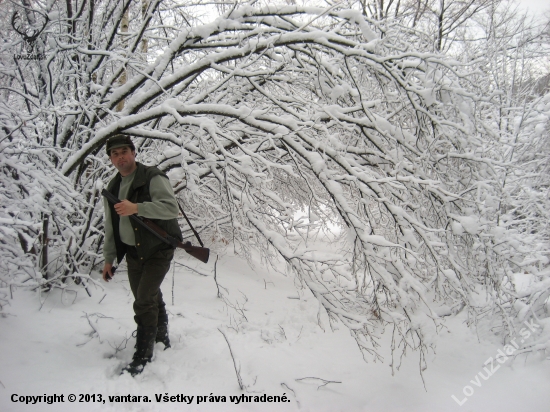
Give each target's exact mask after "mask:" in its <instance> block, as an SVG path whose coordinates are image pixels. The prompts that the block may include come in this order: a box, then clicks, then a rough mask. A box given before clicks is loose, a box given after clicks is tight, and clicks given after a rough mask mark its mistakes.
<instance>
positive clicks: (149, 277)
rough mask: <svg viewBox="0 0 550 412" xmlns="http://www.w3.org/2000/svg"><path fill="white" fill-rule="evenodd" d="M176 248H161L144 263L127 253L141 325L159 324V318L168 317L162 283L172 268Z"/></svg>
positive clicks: (137, 321)
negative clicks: (171, 263)
mask: <svg viewBox="0 0 550 412" xmlns="http://www.w3.org/2000/svg"><path fill="white" fill-rule="evenodd" d="M173 257H174V249H164V250H159V251H158V252H156V253H154V254H153V255H152V256H151V257H150V258H149V259H147V260H146V261H144V262H143V263H142V262H140V261H139V259H138V258H136V257H133V256H132V254H130V253H127V254H126V263H127V264H128V279H129V281H130V288H131V289H132V293H133V294H134V299H135V300H134V313H135V316H134V319H135V321H136V323H137V324H138V325H141V326H146V327H147V326H154V327H156V326H157V323H158V320H159V318H161V319H168V317H167V314H166V308H165V306H166V304H165V303H164V300H163V299H162V292H161V291H160V285H161V284H162V281H163V280H164V277H165V276H166V273H168V270H169V269H170V262H171V261H172V259H173Z"/></svg>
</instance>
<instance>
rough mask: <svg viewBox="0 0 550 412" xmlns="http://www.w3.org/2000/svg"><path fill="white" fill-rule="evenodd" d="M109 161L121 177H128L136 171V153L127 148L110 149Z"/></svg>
mask: <svg viewBox="0 0 550 412" xmlns="http://www.w3.org/2000/svg"><path fill="white" fill-rule="evenodd" d="M109 159H111V163H112V164H113V166H114V167H116V168H117V170H118V171H119V172H120V174H121V175H122V176H128V175H129V174H131V173H132V172H133V171H134V170H136V167H137V165H136V152H134V151H133V150H132V149H130V148H129V147H127V146H125V147H119V148H116V149H111V155H110V156H109Z"/></svg>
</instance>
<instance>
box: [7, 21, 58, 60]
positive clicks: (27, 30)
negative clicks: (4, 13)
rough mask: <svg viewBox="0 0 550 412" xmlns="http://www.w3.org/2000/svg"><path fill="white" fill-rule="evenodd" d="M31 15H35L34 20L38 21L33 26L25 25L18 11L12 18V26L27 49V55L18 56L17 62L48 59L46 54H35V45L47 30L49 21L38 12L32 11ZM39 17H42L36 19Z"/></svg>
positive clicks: (16, 56)
mask: <svg viewBox="0 0 550 412" xmlns="http://www.w3.org/2000/svg"><path fill="white" fill-rule="evenodd" d="M29 13H32V14H33V17H34V18H33V20H35V21H36V22H35V23H34V24H33V25H30V24H25V23H24V22H23V19H22V18H21V15H20V14H19V12H18V11H16V12H15V13H13V16H11V26H12V27H13V29H14V30H15V31H16V32H17V33H18V34H19V35H20V36H21V37H22V38H23V40H24V41H25V49H26V51H27V54H18V55H15V56H14V58H15V59H16V60H44V59H45V58H46V56H45V55H44V54H34V44H35V41H36V39H37V38H38V36H40V34H42V32H43V31H44V29H45V28H46V25H47V24H48V22H49V19H48V16H47V15H45V14H42V13H40V12H37V11H36V10H30V11H29ZM37 16H40V17H39V18H38V19H36V17H37ZM27 20H28V19H27Z"/></svg>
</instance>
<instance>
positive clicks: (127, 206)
mask: <svg viewBox="0 0 550 412" xmlns="http://www.w3.org/2000/svg"><path fill="white" fill-rule="evenodd" d="M115 210H116V212H117V213H118V214H119V215H120V216H130V215H135V214H137V212H138V205H137V203H132V202H130V201H129V200H127V199H125V200H122V201H121V202H120V203H117V204H115Z"/></svg>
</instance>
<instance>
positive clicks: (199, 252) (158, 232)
mask: <svg viewBox="0 0 550 412" xmlns="http://www.w3.org/2000/svg"><path fill="white" fill-rule="evenodd" d="M101 194H102V195H103V196H104V197H105V198H107V200H108V201H109V202H111V203H112V204H116V203H120V200H119V199H118V198H117V197H116V196H115V195H113V194H112V193H111V192H108V191H107V190H106V189H103V190H102V191H101ZM128 217H129V218H130V219H132V220H133V221H134V222H136V223H138V224H139V225H140V226H143V227H144V228H145V229H147V230H148V231H149V232H151V233H152V234H153V235H155V236H156V237H158V238H159V239H160V240H162V241H163V242H164V243H167V244H169V245H170V246H172V247H173V248H174V249H175V248H180V249H183V250H185V251H186V252H187V253H188V254H190V255H191V256H193V257H194V258H195V259H198V260H200V261H201V262H203V263H208V259H209V257H210V249H208V248H205V247H199V246H193V245H192V244H191V242H185V243H183V242H181V241H179V240H178V239H176V238H174V237H172V236H170V235H169V234H168V233H166V231H165V230H164V229H162V228H161V227H159V226H157V225H156V224H155V223H154V222H152V221H150V220H149V219H147V218H144V217H141V216H138V215H130V216H128Z"/></svg>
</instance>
